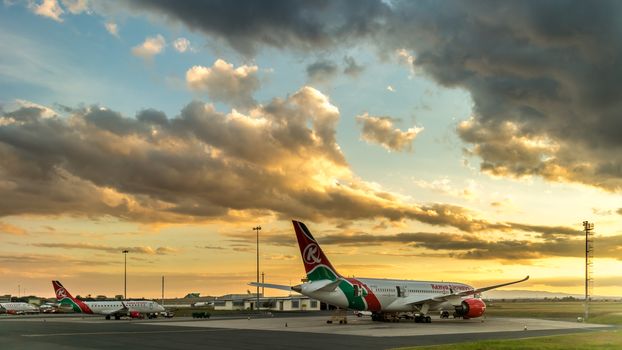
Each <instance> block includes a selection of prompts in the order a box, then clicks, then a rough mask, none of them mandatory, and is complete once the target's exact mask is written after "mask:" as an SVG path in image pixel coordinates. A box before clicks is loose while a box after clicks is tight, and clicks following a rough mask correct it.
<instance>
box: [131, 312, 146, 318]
mask: <svg viewBox="0 0 622 350" xmlns="http://www.w3.org/2000/svg"><path fill="white" fill-rule="evenodd" d="M130 318H145V316H143V314H141V313H140V312H138V311H130Z"/></svg>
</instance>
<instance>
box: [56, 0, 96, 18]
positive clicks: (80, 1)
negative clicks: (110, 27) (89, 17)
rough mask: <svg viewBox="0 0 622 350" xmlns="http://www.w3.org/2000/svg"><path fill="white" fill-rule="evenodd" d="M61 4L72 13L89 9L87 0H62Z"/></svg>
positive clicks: (75, 13)
mask: <svg viewBox="0 0 622 350" xmlns="http://www.w3.org/2000/svg"><path fill="white" fill-rule="evenodd" d="M62 2H63V6H65V8H66V9H67V10H68V11H69V12H70V13H71V14H74V15H77V14H80V13H82V12H87V11H88V10H89V6H88V5H89V3H88V0H62Z"/></svg>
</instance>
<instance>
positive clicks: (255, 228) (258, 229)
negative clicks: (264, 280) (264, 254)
mask: <svg viewBox="0 0 622 350" xmlns="http://www.w3.org/2000/svg"><path fill="white" fill-rule="evenodd" d="M253 230H254V231H257V305H256V307H257V312H259V231H260V230H261V226H259V225H257V227H253Z"/></svg>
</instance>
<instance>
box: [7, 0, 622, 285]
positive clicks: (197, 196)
mask: <svg viewBox="0 0 622 350" xmlns="http://www.w3.org/2000/svg"><path fill="white" fill-rule="evenodd" d="M621 16H622V3H621V2H619V1H598V2H597V3H593V2H586V1H504V2H498V1H397V0H395V1H393V0H386V1H372V0H357V1H354V0H352V1H323V0H317V1H291V0H282V1H119V2H117V1H101V2H91V1H88V0H44V1H38V0H37V1H34V0H26V1H15V0H4V1H3V3H2V4H0V52H1V54H0V243H1V244H0V294H4V293H11V294H17V293H18V286H19V288H20V289H21V290H22V292H23V290H24V289H25V290H26V293H27V294H38V295H42V296H51V295H52V294H53V292H52V287H51V283H50V281H51V280H52V279H59V280H61V281H62V282H63V283H64V285H65V286H66V287H67V288H68V289H69V290H70V291H72V293H74V294H81V295H85V294H93V295H97V294H106V295H115V294H120V293H122V291H123V254H122V253H121V251H122V250H123V249H128V250H129V251H130V252H129V254H128V255H127V259H128V261H127V265H128V296H130V297H132V296H134V297H136V296H147V297H155V296H159V294H160V278H161V276H163V275H164V276H166V279H167V288H166V294H167V295H168V296H183V295H185V294H186V293H188V292H201V293H202V294H204V295H219V294H225V293H245V292H246V290H247V289H252V288H250V287H247V286H246V283H247V282H249V281H252V280H254V279H255V254H256V251H255V233H254V231H253V230H252V227H254V226H256V225H261V226H262V230H261V232H260V244H261V247H260V250H261V252H260V258H261V271H263V272H265V275H266V282H271V283H282V284H288V283H292V284H295V283H298V282H299V280H300V278H301V277H303V273H304V270H303V267H302V264H301V261H300V255H299V252H298V249H297V247H296V243H295V236H294V233H293V230H292V227H291V221H290V220H291V219H298V220H302V221H304V222H306V223H307V226H308V227H309V228H310V229H311V231H312V232H314V234H315V236H316V238H317V239H318V241H319V242H320V243H321V245H322V247H323V248H324V250H325V251H326V253H327V255H328V256H329V257H330V258H331V260H332V263H333V265H335V266H336V267H337V269H338V270H339V272H340V273H341V274H343V275H355V276H359V277H387V278H408V279H426V280H453V281H461V282H466V283H470V284H472V285H474V286H482V285H486V284H489V283H495V282H499V281H509V280H514V279H519V278H522V277H524V276H525V275H531V279H530V281H529V282H527V283H524V284H522V285H520V286H517V287H515V288H520V289H526V290H548V291H556V292H570V293H581V292H582V290H583V280H582V276H583V262H584V261H583V255H584V241H583V234H582V232H581V228H582V226H581V223H582V221H583V220H589V221H591V222H594V223H595V225H596V230H595V243H594V246H595V253H594V255H595V260H594V269H595V274H594V276H595V287H594V293H595V294H599V295H622V272H620V271H622V222H621V221H622V220H621V219H622V196H621V192H622V114H621V113H622V112H621V111H622V86H621V84H620V81H622V25H621V24H620V23H621V22H620V17H621Z"/></svg>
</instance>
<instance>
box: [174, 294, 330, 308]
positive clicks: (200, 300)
mask: <svg viewBox="0 0 622 350" xmlns="http://www.w3.org/2000/svg"><path fill="white" fill-rule="evenodd" d="M256 304H257V295H256V294H254V293H251V294H228V295H223V296H221V297H200V296H198V293H191V294H188V295H187V296H186V297H185V298H179V299H167V300H164V306H168V307H190V306H211V307H213V308H214V310H256ZM325 308H326V305H323V303H320V301H318V300H315V299H311V298H309V297H306V296H303V295H292V296H283V297H264V296H263V295H262V294H259V309H261V310H266V311H320V310H322V309H325Z"/></svg>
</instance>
